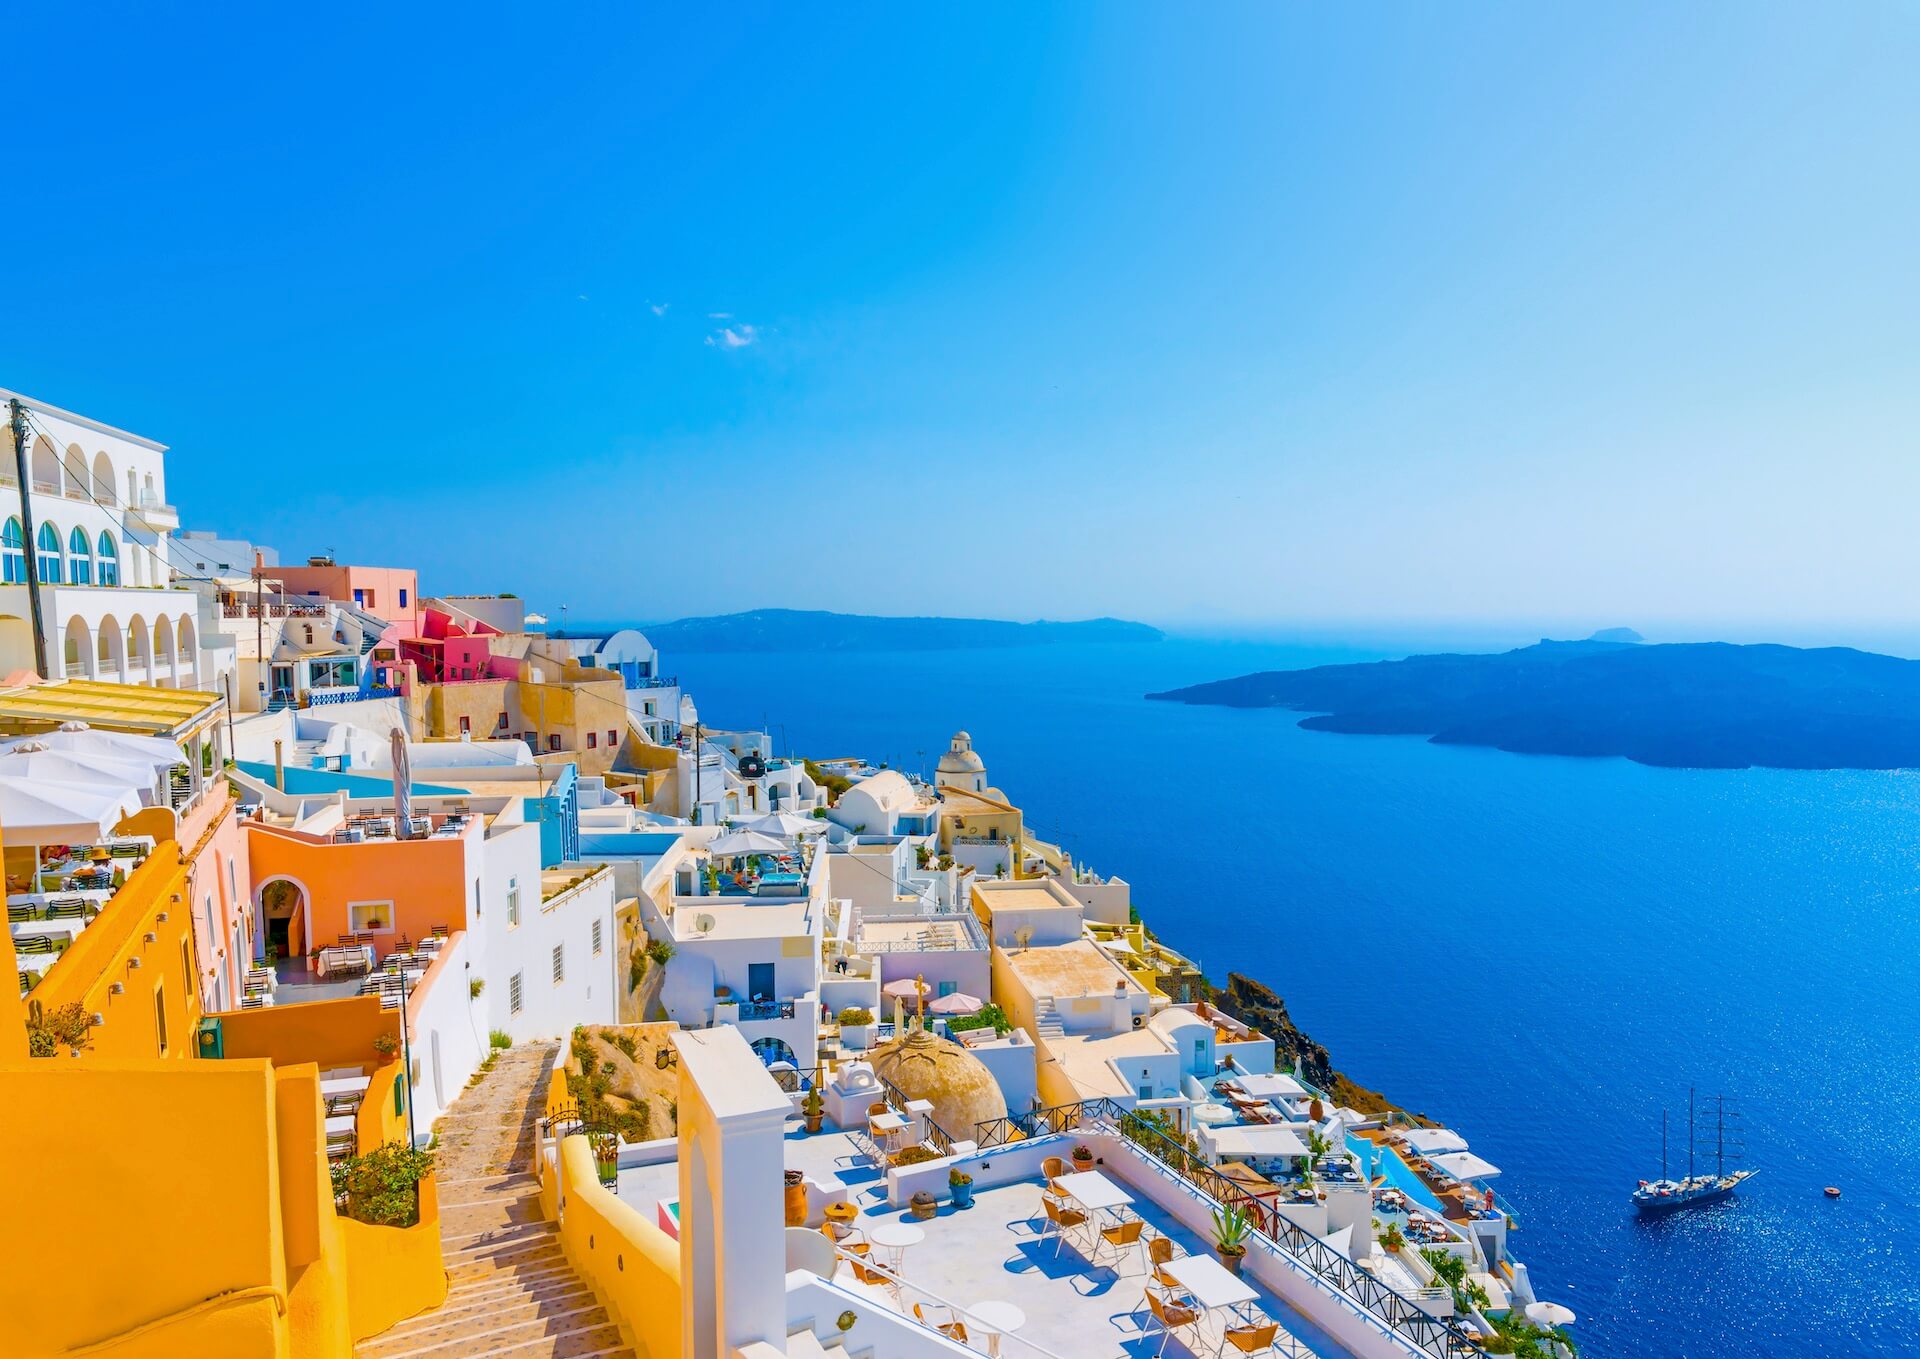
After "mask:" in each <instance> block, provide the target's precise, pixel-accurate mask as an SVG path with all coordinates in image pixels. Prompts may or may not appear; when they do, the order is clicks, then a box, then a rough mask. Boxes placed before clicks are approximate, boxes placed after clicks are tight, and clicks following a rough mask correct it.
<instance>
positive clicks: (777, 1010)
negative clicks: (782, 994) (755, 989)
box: [740, 1000, 793, 1023]
mask: <svg viewBox="0 0 1920 1359" xmlns="http://www.w3.org/2000/svg"><path fill="white" fill-rule="evenodd" d="M792 1018H793V1002H792V1001H790V1000H743V1001H741V1002H740V1021H741V1022H742V1023H745V1022H747V1021H749V1020H755V1019H792Z"/></svg>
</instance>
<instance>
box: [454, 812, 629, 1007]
mask: <svg viewBox="0 0 1920 1359" xmlns="http://www.w3.org/2000/svg"><path fill="white" fill-rule="evenodd" d="M582 868H583V870H584V868H585V865H582ZM516 891H517V892H518V894H519V923H518V924H517V925H516V924H513V923H511V920H510V913H509V911H508V905H507V898H508V894H509V893H510V892H516ZM481 902H482V905H481V912H480V924H481V932H482V933H483V934H484V936H485V940H486V962H485V969H486V971H485V975H486V981H487V989H486V994H485V996H484V997H483V999H484V1000H485V1002H486V1008H487V1014H488V1016H489V1018H488V1026H489V1027H490V1028H498V1029H505V1030H506V1031H507V1032H508V1033H509V1034H511V1035H512V1036H513V1039H514V1041H515V1042H520V1041H522V1040H524V1039H532V1038H558V1037H563V1036H564V1035H565V1034H566V1033H567V1032H568V1031H569V1030H570V1029H572V1028H573V1026H574V1025H576V1024H617V1023H619V1022H620V992H619V986H618V980H617V971H618V969H617V968H616V966H615V964H616V960H617V958H618V956H619V938H620V936H619V933H618V931H617V930H616V929H615V926H614V918H613V907H614V884H613V874H611V873H608V872H604V871H603V872H600V873H596V874H595V875H594V876H593V877H592V878H591V879H590V880H589V881H587V882H585V883H583V884H581V886H579V887H577V888H575V889H574V890H572V891H570V892H565V893H562V894H561V895H559V896H557V897H556V898H554V900H553V901H552V902H549V903H545V904H543V903H542V902H541V900H540V828H539V826H537V825H532V824H528V825H520V826H512V827H509V828H506V829H504V830H503V829H500V828H499V827H498V823H497V822H496V823H495V828H494V829H493V830H492V831H491V832H490V833H489V834H488V836H487V839H486V852H485V854H484V855H483V858H482V868H481ZM596 920H598V921H599V922H600V952H599V954H598V955H596V954H595V953H594V952H593V947H592V944H593V922H594V921H596ZM556 945H558V946H559V947H561V948H562V949H563V950H564V953H563V958H562V963H563V966H562V975H561V980H560V981H559V982H558V983H556V982H555V981H554V980H553V950H554V947H555V946H556ZM516 973H517V974H518V975H519V977H520V1009H519V1011H518V1012H517V1013H516V1012H514V1010H513V985H512V980H513V977H514V975H515V974H516Z"/></svg>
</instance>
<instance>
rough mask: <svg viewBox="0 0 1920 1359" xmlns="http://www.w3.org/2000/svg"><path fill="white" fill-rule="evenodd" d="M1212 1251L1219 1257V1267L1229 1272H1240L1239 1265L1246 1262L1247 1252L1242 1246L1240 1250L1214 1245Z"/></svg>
mask: <svg viewBox="0 0 1920 1359" xmlns="http://www.w3.org/2000/svg"><path fill="white" fill-rule="evenodd" d="M1214 1253H1215V1254H1217V1255H1218V1256H1219V1257H1220V1265H1221V1268H1223V1269H1225V1270H1226V1271H1227V1273H1229V1274H1238V1273H1239V1272H1240V1266H1241V1265H1242V1264H1244V1263H1245V1262H1246V1258H1247V1252H1246V1250H1245V1249H1244V1248H1242V1249H1240V1250H1222V1249H1220V1247H1218V1246H1215V1247H1214Z"/></svg>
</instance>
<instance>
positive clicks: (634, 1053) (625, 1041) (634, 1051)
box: [601, 1033, 640, 1062]
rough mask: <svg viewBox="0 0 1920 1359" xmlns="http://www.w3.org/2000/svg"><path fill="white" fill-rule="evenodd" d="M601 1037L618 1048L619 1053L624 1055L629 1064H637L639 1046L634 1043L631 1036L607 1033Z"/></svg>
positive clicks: (628, 1034)
mask: <svg viewBox="0 0 1920 1359" xmlns="http://www.w3.org/2000/svg"><path fill="white" fill-rule="evenodd" d="M601 1037H603V1038H605V1039H606V1040H607V1041H608V1042H609V1043H611V1044H613V1045H614V1046H615V1047H616V1048H619V1049H620V1051H622V1052H624V1053H626V1055H627V1060H628V1061H629V1062H637V1061H639V1060H640V1045H639V1044H638V1043H636V1042H634V1040H633V1035H632V1034H630V1033H609V1034H602V1035H601Z"/></svg>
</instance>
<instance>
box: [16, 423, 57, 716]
mask: <svg viewBox="0 0 1920 1359" xmlns="http://www.w3.org/2000/svg"><path fill="white" fill-rule="evenodd" d="M7 406H8V408H9V410H10V412H11V414H12V417H13V418H12V421H11V423H12V425H13V466H14V472H15V474H16V475H18V476H19V478H20V535H21V538H22V547H23V552H22V555H23V557H24V558H25V561H26V564H27V610H28V612H29V613H31V614H32V615H33V668H34V669H35V670H37V671H38V672H39V674H40V678H41V679H52V678H53V676H52V675H50V674H48V673H47V633H46V628H45V627H44V626H43V624H42V620H41V617H40V559H39V558H38V557H37V556H35V555H34V547H33V480H32V478H31V477H29V476H28V475H27V408H26V407H25V406H23V405H21V404H20V398H19V397H9V398H8V399H7Z"/></svg>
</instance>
